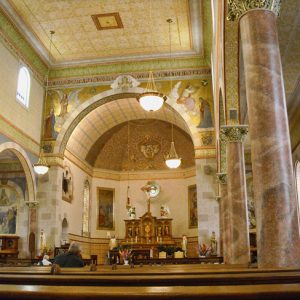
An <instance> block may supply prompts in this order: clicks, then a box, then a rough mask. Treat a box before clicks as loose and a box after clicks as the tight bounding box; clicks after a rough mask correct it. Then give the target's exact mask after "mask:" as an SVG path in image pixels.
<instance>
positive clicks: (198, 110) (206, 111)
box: [168, 81, 213, 128]
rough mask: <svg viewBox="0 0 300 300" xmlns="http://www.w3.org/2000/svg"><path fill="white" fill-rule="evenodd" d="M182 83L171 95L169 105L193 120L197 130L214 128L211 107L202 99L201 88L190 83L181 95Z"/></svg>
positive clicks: (179, 83)
mask: <svg viewBox="0 0 300 300" xmlns="http://www.w3.org/2000/svg"><path fill="white" fill-rule="evenodd" d="M181 84H182V82H181V81H179V82H177V83H176V84H175V86H174V87H173V89H172V91H171V93H170V94H169V97H168V98H169V100H168V101H169V104H170V105H172V106H173V107H174V108H175V109H178V110H179V111H182V110H183V111H184V114H185V116H186V117H188V118H189V119H191V121H192V123H193V124H194V125H195V126H197V128H211V127H213V120H212V115H211V107H210V104H209V102H208V101H207V100H205V99H204V98H203V97H202V94H203V91H202V88H201V87H200V86H199V87H197V86H194V85H192V84H190V83H188V84H187V85H186V87H185V88H184V89H183V91H182V92H181V93H180V92H179V90H180V87H181Z"/></svg>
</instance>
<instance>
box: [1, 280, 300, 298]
mask: <svg viewBox="0 0 300 300" xmlns="http://www.w3.org/2000/svg"><path fill="white" fill-rule="evenodd" d="M299 296H300V284H290V285H285V284H272V285H247V286H230V288H229V287H228V286H218V287H216V286H193V287H191V286H187V287H184V286H181V287H180V286H175V287H170V286H163V287H157V286H153V287H151V288H149V287H137V286H136V287H130V288H128V287H127V286H126V287H114V288H113V289H112V288H111V287H94V286H93V287H85V286H76V287H74V286H55V287H54V286H44V285H35V286H34V285H6V284H2V285H0V299H6V300H16V299H17V300H23V299H30V300H35V299H38V300H48V299H56V300H66V299H68V300H69V299H75V300H77V299H85V300H87V299H88V300H92V299H114V300H116V299H126V300H129V299H130V300H132V299H151V300H152V299H198V300H199V299H218V300H219V299H221V300H225V299H226V300H232V299H246V300H250V299H251V300H266V299H272V300H278V299H284V300H296V299H297V300H298V299H299Z"/></svg>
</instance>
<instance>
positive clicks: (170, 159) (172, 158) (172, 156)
mask: <svg viewBox="0 0 300 300" xmlns="http://www.w3.org/2000/svg"><path fill="white" fill-rule="evenodd" d="M167 23H168V24H169V42H170V70H171V62H172V41H171V24H172V23H173V20H172V19H167ZM171 91H172V76H171V80H170V92H171ZM165 162H166V165H167V167H168V168H170V169H177V168H178V167H179V166H180V165H181V158H180V157H178V154H177V152H176V149H175V144H174V134H173V123H172V141H171V147H170V151H169V153H168V154H167V155H166V156H165Z"/></svg>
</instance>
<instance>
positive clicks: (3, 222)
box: [0, 185, 19, 235]
mask: <svg viewBox="0 0 300 300" xmlns="http://www.w3.org/2000/svg"><path fill="white" fill-rule="evenodd" d="M18 198H19V195H18V193H17V191H16V190H15V189H14V188H13V187H10V186H8V185H0V234H6V235H14V234H16V233H17V203H18Z"/></svg>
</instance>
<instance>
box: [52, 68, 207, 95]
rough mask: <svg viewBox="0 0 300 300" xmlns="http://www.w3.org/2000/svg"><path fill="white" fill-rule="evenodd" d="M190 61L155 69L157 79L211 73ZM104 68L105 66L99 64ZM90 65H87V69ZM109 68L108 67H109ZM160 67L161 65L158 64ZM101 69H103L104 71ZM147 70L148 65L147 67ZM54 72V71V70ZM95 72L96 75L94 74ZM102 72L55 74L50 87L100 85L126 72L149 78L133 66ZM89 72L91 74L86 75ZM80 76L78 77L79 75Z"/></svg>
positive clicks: (182, 77)
mask: <svg viewBox="0 0 300 300" xmlns="http://www.w3.org/2000/svg"><path fill="white" fill-rule="evenodd" d="M187 66H188V63H187V64H186V65H185V66H180V69H178V70H169V69H168V66H166V69H164V70H158V71H154V72H153V75H154V77H155V80H166V79H168V78H171V77H172V78H173V79H178V80H180V79H190V78H193V79H194V78H206V76H207V75H210V74H211V71H210V67H207V66H203V67H202V66H188V67H187ZM100 67H101V68H102V69H103V68H105V67H104V66H99V70H100ZM135 67H136V69H137V64H135ZM87 68H88V67H86V69H87ZM95 68H98V66H95V67H94V69H95ZM107 68H108V67H107ZM157 68H159V65H158V66H157ZM102 69H101V71H102ZM145 70H146V67H145ZM52 72H54V71H52ZM56 72H58V71H56ZM93 73H95V75H93ZM101 73H102V72H98V74H97V73H96V72H95V70H92V71H91V72H84V73H80V72H79V70H78V73H76V77H59V76H60V74H59V73H57V74H55V76H56V78H52V79H51V78H50V80H49V88H50V89H51V88H52V89H57V88H58V87H64V88H65V87H79V86H92V85H95V84H100V85H107V84H111V82H112V81H114V80H115V79H116V77H117V74H122V73H126V75H131V76H133V77H134V78H135V79H137V80H138V81H140V82H146V81H147V80H148V76H149V72H148V71H143V72H137V71H136V70H135V69H134V68H133V67H132V68H130V66H128V69H126V72H125V71H124V68H123V69H122V70H119V72H118V70H117V67H115V68H110V69H108V73H105V74H101ZM86 74H89V75H86ZM77 76H78V77H77Z"/></svg>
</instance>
